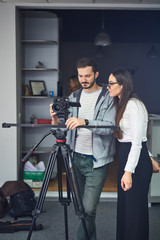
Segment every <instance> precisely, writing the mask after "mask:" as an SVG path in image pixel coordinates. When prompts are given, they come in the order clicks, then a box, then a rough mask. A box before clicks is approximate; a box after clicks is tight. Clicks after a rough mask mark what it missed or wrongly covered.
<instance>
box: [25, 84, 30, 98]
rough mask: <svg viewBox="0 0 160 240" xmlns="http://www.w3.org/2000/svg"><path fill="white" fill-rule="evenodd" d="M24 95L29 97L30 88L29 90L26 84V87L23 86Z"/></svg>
mask: <svg viewBox="0 0 160 240" xmlns="http://www.w3.org/2000/svg"><path fill="white" fill-rule="evenodd" d="M24 95H25V96H30V95H31V92H30V88H29V85H28V84H26V85H25V86H24Z"/></svg>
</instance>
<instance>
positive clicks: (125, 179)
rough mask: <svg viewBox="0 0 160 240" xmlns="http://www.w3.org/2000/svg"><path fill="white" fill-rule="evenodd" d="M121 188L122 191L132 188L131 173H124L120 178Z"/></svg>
mask: <svg viewBox="0 0 160 240" xmlns="http://www.w3.org/2000/svg"><path fill="white" fill-rule="evenodd" d="M121 187H122V189H123V190H124V191H127V190H129V189H130V188H131V187H132V173H131V172H127V171H125V173H124V174H123V176H122V178H121Z"/></svg>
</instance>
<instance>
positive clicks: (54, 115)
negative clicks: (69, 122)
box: [49, 103, 58, 125]
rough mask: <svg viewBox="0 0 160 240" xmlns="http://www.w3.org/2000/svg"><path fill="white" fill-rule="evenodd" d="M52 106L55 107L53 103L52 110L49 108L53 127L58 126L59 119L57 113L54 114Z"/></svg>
mask: <svg viewBox="0 0 160 240" xmlns="http://www.w3.org/2000/svg"><path fill="white" fill-rule="evenodd" d="M52 105H53V103H51V104H50V108H49V112H50V115H51V117H52V125H57V124H58V117H57V115H56V113H55V112H53V109H52Z"/></svg>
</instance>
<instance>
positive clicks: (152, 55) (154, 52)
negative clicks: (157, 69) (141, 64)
mask: <svg viewBox="0 0 160 240" xmlns="http://www.w3.org/2000/svg"><path fill="white" fill-rule="evenodd" d="M148 57H149V58H152V59H155V58H157V57H159V52H158V50H157V49H156V48H155V46H152V48H151V49H150V50H149V52H148Z"/></svg>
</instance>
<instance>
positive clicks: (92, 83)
mask: <svg viewBox="0 0 160 240" xmlns="http://www.w3.org/2000/svg"><path fill="white" fill-rule="evenodd" d="M95 82H96V79H95V78H94V80H93V81H92V82H91V84H90V85H89V86H88V87H83V86H82V88H83V89H89V88H91V87H92V86H93V85H94V83H95ZM83 84H88V82H83Z"/></svg>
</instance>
